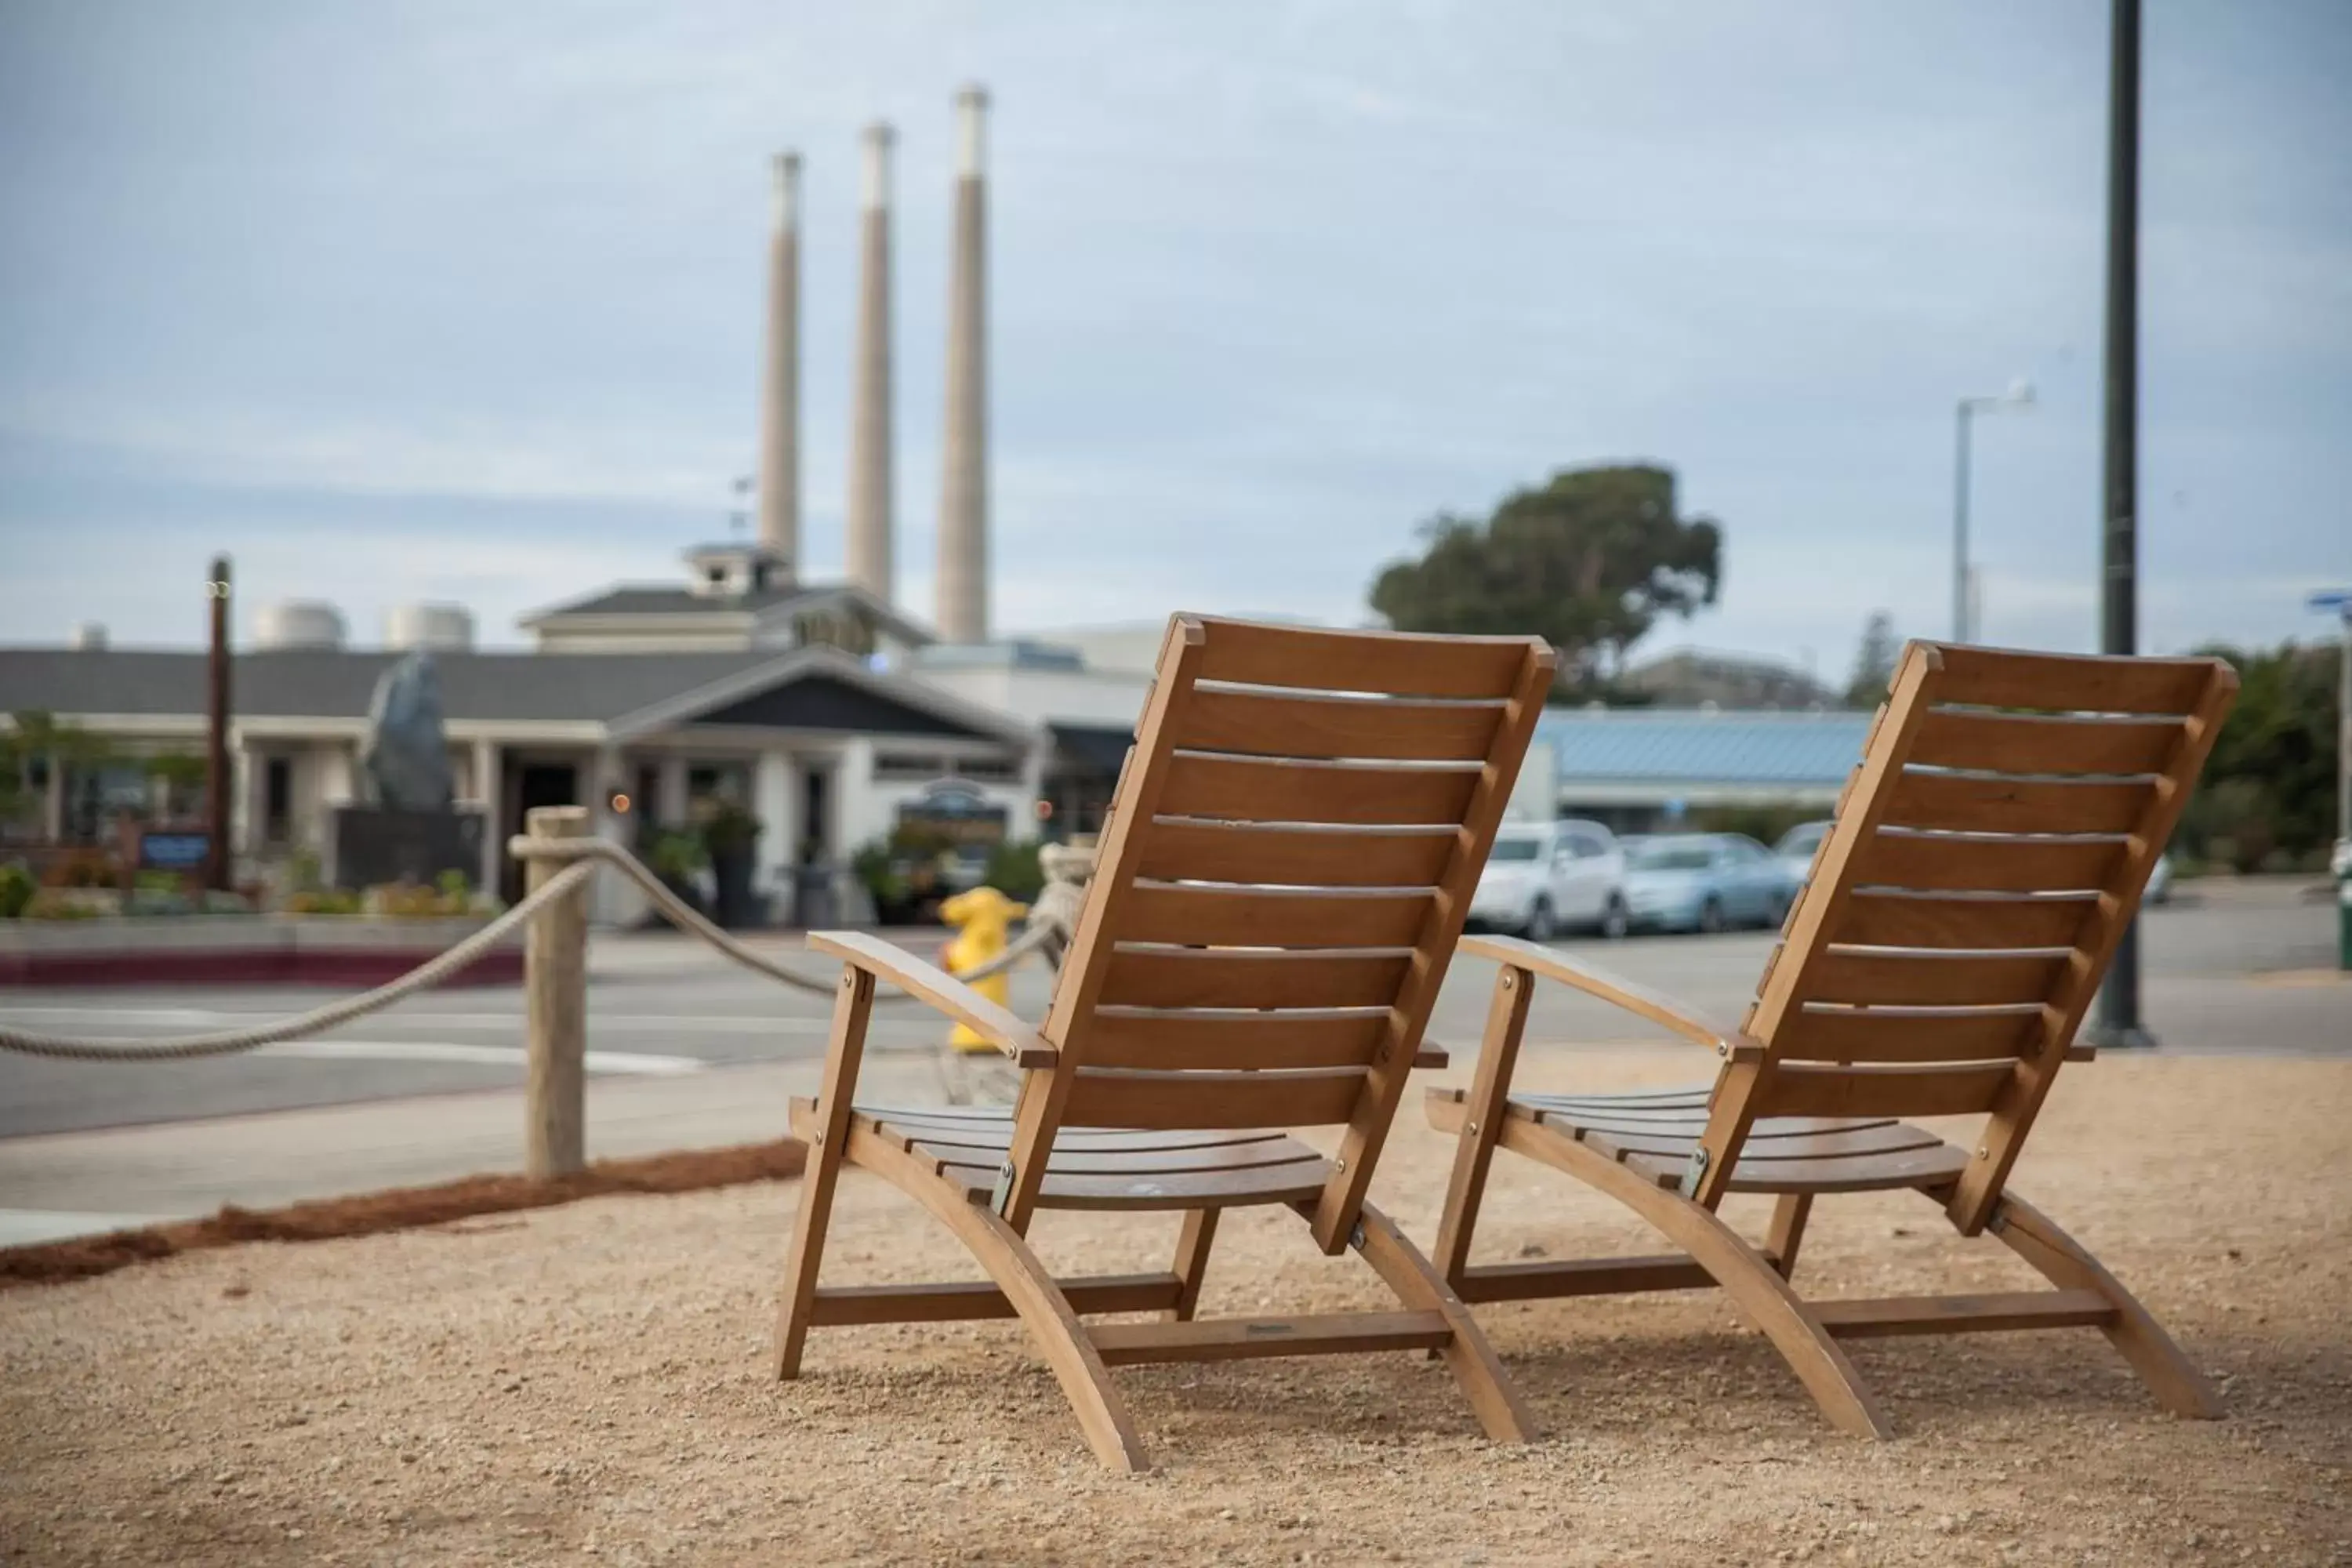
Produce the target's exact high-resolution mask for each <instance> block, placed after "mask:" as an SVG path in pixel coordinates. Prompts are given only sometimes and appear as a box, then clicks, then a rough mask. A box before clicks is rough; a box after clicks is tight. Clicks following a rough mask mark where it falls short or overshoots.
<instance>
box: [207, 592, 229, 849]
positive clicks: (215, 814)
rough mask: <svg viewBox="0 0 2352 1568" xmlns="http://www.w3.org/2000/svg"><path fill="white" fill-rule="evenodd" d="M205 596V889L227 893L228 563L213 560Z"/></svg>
mask: <svg viewBox="0 0 2352 1568" xmlns="http://www.w3.org/2000/svg"><path fill="white" fill-rule="evenodd" d="M205 598H207V599H208V600H210V601H211V603H212V612H213V616H212V620H213V624H212V652H211V657H210V658H209V659H208V661H207V669H206V673H207V676H208V677H209V679H207V681H206V687H207V693H208V695H207V700H206V704H205V825H206V827H207V829H208V837H207V839H206V842H205V887H207V888H212V889H216V890H218V891H220V892H224V893H225V892H227V891H228V890H229V871H230V865H229V844H228V829H229V809H228V806H229V794H230V791H231V790H232V789H233V788H234V787H235V780H234V777H233V776H232V775H231V773H230V772H229V765H228V716H229V663H228V605H229V601H228V557H227V556H226V555H215V556H214V557H213V569H212V575H211V576H209V577H207V578H206V579H205Z"/></svg>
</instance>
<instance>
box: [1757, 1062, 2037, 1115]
mask: <svg viewBox="0 0 2352 1568" xmlns="http://www.w3.org/2000/svg"><path fill="white" fill-rule="evenodd" d="M2016 1072H2017V1064H2016V1063H2015V1062H2013V1061H1997V1062H1959V1063H1954V1064H1951V1065H1937V1066H1923V1067H1913V1066H1895V1067H1865V1068H1837V1067H1827V1066H1821V1065H1817V1064H1815V1063H1811V1062H1794V1063H1790V1065H1788V1066H1786V1067H1782V1068H1778V1069H1777V1070H1775V1071H1774V1072H1773V1073H1772V1074H1771V1075H1770V1076H1769V1078H1767V1079H1764V1082H1763V1087H1762V1088H1761V1089H1759V1090H1758V1091H1757V1099H1758V1100H1759V1105H1758V1107H1757V1110H1758V1112H1759V1114H1760V1115H1765V1116H1970V1115H1974V1114H1975V1113H1976V1112H1978V1111H1979V1110H1990V1109H1991V1107H1992V1102H1993V1098H1994V1097H1995V1096H1996V1095H1998V1094H1999V1093H2000V1089H2001V1086H2002V1085H2003V1084H2006V1083H2007V1082H2008V1081H2009V1080H2010V1079H2011V1078H2012V1077H2013V1076H2015V1074H2016Z"/></svg>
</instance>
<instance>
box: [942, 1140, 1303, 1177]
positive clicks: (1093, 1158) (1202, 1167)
mask: <svg viewBox="0 0 2352 1568" xmlns="http://www.w3.org/2000/svg"><path fill="white" fill-rule="evenodd" d="M1303 1150H1304V1146H1303V1145H1301V1144H1300V1143H1299V1142H1297V1140H1296V1139H1293V1138H1285V1137H1282V1136H1279V1135H1276V1136H1275V1137H1271V1138H1253V1139H1250V1140H1248V1141H1246V1142H1240V1143H1212V1144H1207V1145H1204V1146H1200V1147H1195V1148H1191V1149H1150V1150H1147V1149H1132V1148H1125V1147H1121V1148H1115V1149H1066V1148H1064V1147H1062V1146H1061V1145H1060V1144H1058V1143H1057V1144H1055V1148H1054V1159H1053V1163H1052V1164H1051V1166H1050V1171H1051V1173H1052V1174H1054V1175H1056V1176H1132V1177H1136V1178H1138V1179H1148V1178H1150V1177H1152V1176H1157V1175H1163V1174H1166V1173H1170V1172H1174V1171H1188V1172H1200V1171H1262V1170H1265V1169H1266V1168H1268V1167H1269V1166H1274V1165H1294V1164H1297V1163H1298V1161H1299V1159H1300V1157H1301V1153H1302V1151H1303ZM914 1152H916V1153H918V1154H920V1155H922V1156H923V1157H924V1158H926V1159H929V1160H933V1161H936V1162H937V1163H939V1165H940V1168H941V1169H942V1170H944V1169H945V1168H946V1167H948V1166H950V1165H961V1166H968V1167H971V1168H972V1169H976V1170H984V1171H987V1172H989V1173H991V1174H993V1173H994V1172H995V1170H996V1167H997V1163H998V1161H997V1159H996V1158H994V1157H992V1156H991V1155H989V1154H987V1153H986V1152H984V1151H982V1150H978V1149H972V1148H968V1147H965V1146H963V1145H961V1144H955V1143H936V1142H932V1141H931V1140H929V1139H928V1138H926V1139H920V1140H918V1141H917V1142H916V1143H915V1144H914ZM1306 1152H1311V1151H1306Z"/></svg>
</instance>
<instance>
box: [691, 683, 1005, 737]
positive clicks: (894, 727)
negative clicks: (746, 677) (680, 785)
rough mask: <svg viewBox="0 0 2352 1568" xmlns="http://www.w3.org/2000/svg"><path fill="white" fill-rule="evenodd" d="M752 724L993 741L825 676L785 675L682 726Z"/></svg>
mask: <svg viewBox="0 0 2352 1568" xmlns="http://www.w3.org/2000/svg"><path fill="white" fill-rule="evenodd" d="M715 724H755V725H759V726H761V728H764V729H778V730H847V731H858V732H861V733H866V734H881V735H950V736H956V737H960V738H965V739H971V740H985V741H993V740H997V739H1000V737H998V736H996V735H993V734H991V733H989V732H988V731H985V730H981V729H977V728H973V727H971V726H968V725H963V724H958V723H955V722H953V721H950V720H949V719H947V718H945V717H943V716H942V715H940V714H938V713H935V712H929V711H927V710H924V709H920V708H917V707H915V706H914V705H912V704H911V703H908V702H903V701H901V700H898V698H897V697H895V696H892V695H890V694H889V693H887V692H883V691H878V690H875V689H871V688H869V687H866V686H861V685H852V684H851V683H850V682H848V681H846V680H843V679H840V678H838V677H836V676H833V675H828V674H822V673H813V674H806V675H799V676H788V677H786V678H785V679H782V680H780V681H778V682H777V683H776V684H774V685H772V686H769V687H767V688H765V689H761V690H759V691H755V692H752V693H751V695H749V696H746V697H740V698H737V699H736V700H733V701H731V702H728V703H726V704H724V705H722V706H720V707H717V708H713V709H711V710H709V711H707V712H703V713H699V714H697V715H696V716H695V717H694V718H693V719H692V720H690V721H688V727H689V728H694V729H700V728H703V727H706V726H709V725H715Z"/></svg>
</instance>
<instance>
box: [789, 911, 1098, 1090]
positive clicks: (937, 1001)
mask: <svg viewBox="0 0 2352 1568" xmlns="http://www.w3.org/2000/svg"><path fill="white" fill-rule="evenodd" d="M808 945H809V946H810V947H811V948H813V949H814V950H815V951H816V952H829V953H832V954H833V955H834V956H835V958H838V959H840V960H841V961H842V962H843V963H847V964H849V965H850V966H851V967H852V968H855V969H862V970H864V971H865V972H866V973H868V974H871V975H873V976H874V977H875V978H876V979H877V980H887V981H888V982H889V983H890V984H893V985H896V986H897V987H898V989H900V990H901V991H904V992H906V993H907V994H908V995H910V996H914V997H918V998H919V999H920V1000H922V1001H924V1002H928V1003H929V1004H930V1005H932V1006H933V1007H935V1008H937V1009H938V1010H939V1011H940V1012H942V1013H944V1014H946V1015H947V1016H949V1017H950V1018H953V1019H954V1020H955V1021H956V1022H957V1023H959V1024H962V1025H965V1026H969V1027H970V1028H971V1031H972V1033H974V1034H976V1035H978V1036H980V1037H982V1039H985V1040H987V1041H989V1042H990V1043H991V1044H992V1045H993V1046H995V1047H996V1048H997V1049H998V1050H1000V1051H1003V1053H1004V1054H1005V1055H1006V1056H1008V1057H1010V1058H1013V1065H1014V1066H1016V1067H1021V1068H1050V1067H1052V1066H1053V1065H1054V1064H1055V1061H1057V1060H1059V1059H1060V1056H1061V1053H1060V1052H1058V1051H1056V1050H1055V1049H1054V1047H1051V1046H1049V1045H1047V1044H1046V1043H1045V1040H1044V1039H1043V1038H1042V1037H1040V1036H1039V1035H1038V1033H1037V1031H1036V1030H1034V1029H1032V1028H1031V1027H1030V1026H1028V1025H1026V1024H1024V1023H1023V1022H1022V1021H1021V1020H1020V1019H1018V1018H1016V1017H1014V1016H1013V1015H1012V1014H1011V1013H1009V1012H1007V1011H1006V1010H1005V1009H1004V1008H1003V1007H1000V1006H998V1005H996V1004H995V1003H993V1002H992V1001H990V1000H989V999H988V998H987V997H985V996H983V995H982V994H980V993H979V992H977V991H975V990H973V989H972V988H971V986H969V985H967V984H964V983H963V982H962V981H961V980H958V979H957V978H956V977H955V976H954V975H952V974H950V973H948V972H947V971H946V970H944V969H941V968H940V967H938V966H937V965H935V964H930V963H924V962H923V961H922V960H921V959H919V958H918V957H916V956H915V955H914V954H913V953H911V952H908V951H907V950H906V949H905V948H902V947H896V946H893V945H892V944H891V943H889V942H884V941H883V940H882V939H881V938H880V937H878V936H868V935H867V934H866V933H865V932H864V931H811V932H809V935H808Z"/></svg>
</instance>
